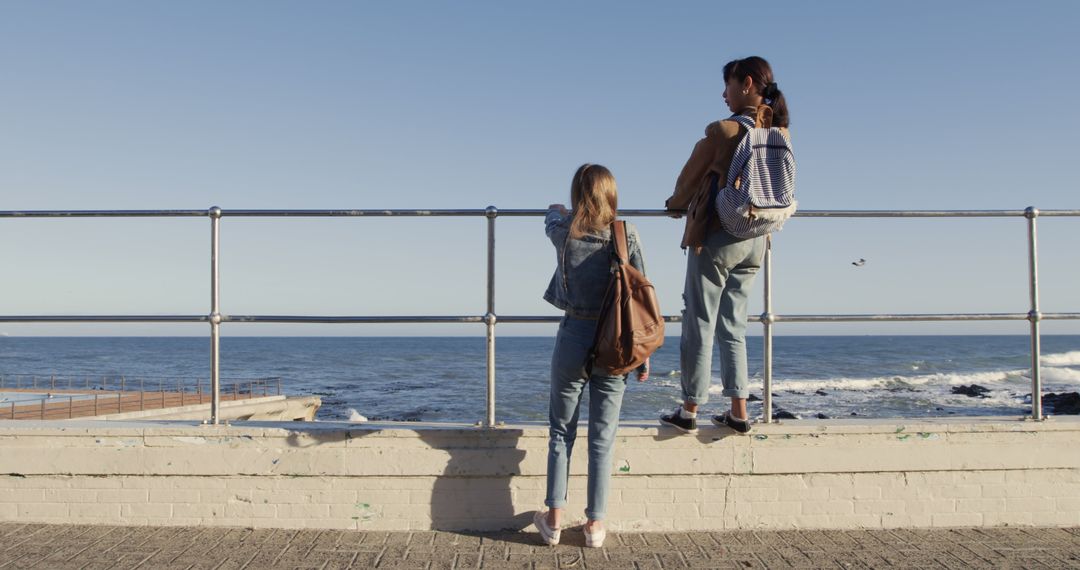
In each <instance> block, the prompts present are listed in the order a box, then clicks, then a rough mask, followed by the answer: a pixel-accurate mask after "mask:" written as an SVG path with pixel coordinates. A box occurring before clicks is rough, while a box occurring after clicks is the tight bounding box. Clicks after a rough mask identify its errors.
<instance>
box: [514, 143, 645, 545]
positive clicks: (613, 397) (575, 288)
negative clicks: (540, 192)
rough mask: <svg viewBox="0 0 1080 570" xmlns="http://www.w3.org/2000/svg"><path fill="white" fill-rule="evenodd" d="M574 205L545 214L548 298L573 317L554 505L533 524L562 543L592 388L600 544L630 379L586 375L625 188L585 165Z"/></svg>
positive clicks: (556, 432) (593, 526)
mask: <svg viewBox="0 0 1080 570" xmlns="http://www.w3.org/2000/svg"><path fill="white" fill-rule="evenodd" d="M570 203H571V207H572V208H573V213H572V214H571V213H570V212H568V211H567V210H566V207H565V206H563V205H562V204H552V205H551V206H550V207H549V209H548V213H547V216H546V217H545V218H544V225H545V232H546V233H547V236H548V238H550V239H551V243H552V244H553V245H554V246H555V253H556V258H557V267H556V269H555V274H554V275H553V276H552V278H551V283H550V284H549V285H548V288H547V292H546V293H545V294H544V300H546V301H547V302H549V303H551V304H552V305H555V306H556V307H558V308H559V309H562V310H563V311H564V312H565V314H564V316H563V318H562V321H561V322H560V323H559V332H558V334H557V335H556V337H555V351H554V353H553V354H552V355H551V400H550V407H549V410H548V419H549V422H550V428H549V434H550V440H549V444H548V469H547V496H546V499H545V501H544V504H545V505H547V506H548V508H549V510H548V511H546V512H544V511H538V512H537V513H536V515H535V516H534V517H533V523H534V524H535V525H536V527H537V529H539V530H540V535H541V537H542V538H543V540H544V542H545V543H547V544H549V545H555V544H558V543H559V538H560V534H561V529H560V525H561V524H562V515H563V511H564V510H565V508H566V500H567V480H568V479H569V470H570V455H571V453H572V452H573V449H574V441H575V439H576V437H577V424H578V412H579V406H580V403H581V396H582V393H583V392H584V391H585V389H586V387H588V389H589V441H588V445H589V482H588V507H587V508H586V509H585V516H586V517H588V521H587V522H586V523H585V527H584V533H585V545H586V546H590V547H600V546H602V545H603V543H604V538H605V536H606V534H607V533H606V531H605V529H604V526H603V523H602V521H603V520H604V511H605V510H606V507H607V498H608V488H609V485H610V480H611V465H612V450H613V448H614V447H615V432H616V429H617V428H618V426H619V409H620V408H621V406H622V397H623V391H624V390H625V389H626V377H627V375H620V376H612V375H609V374H607V372H606V371H605V370H603V369H601V368H599V367H598V368H597V369H594V370H593V372H592V374H591V375H590V376H586V375H585V370H584V368H585V362H586V358H587V356H588V353H589V350H590V348H591V347H592V343H593V335H594V333H595V331H596V325H597V322H598V321H597V317H598V316H599V314H600V305H601V304H602V302H603V300H604V293H605V292H606V290H607V285H608V280H609V277H610V275H611V262H612V255H613V244H612V241H611V240H612V239H614V236H612V232H611V224H612V223H613V222H615V219H616V216H617V214H618V193H617V189H616V187H615V177H614V176H612V174H611V171H609V170H608V169H607V168H604V167H603V166H600V165H599V164H583V165H581V167H580V168H578V169H577V172H575V173H574V178H573V180H572V181H571V184H570ZM626 241H627V252H628V254H629V258H630V259H629V261H630V264H631V265H633V266H634V268H636V269H637V270H638V271H641V272H642V273H645V264H644V261H643V260H642V254H641V240H640V239H639V238H638V233H637V230H636V229H635V228H634V226H632V225H630V224H627V229H626ZM646 366H647V365H646ZM646 378H648V368H647V367H646V368H644V369H642V371H641V372H640V373H639V376H638V380H639V381H644V380H645V379H646Z"/></svg>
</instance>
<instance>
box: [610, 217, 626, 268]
mask: <svg viewBox="0 0 1080 570" xmlns="http://www.w3.org/2000/svg"><path fill="white" fill-rule="evenodd" d="M611 240H612V241H613V242H615V259H616V261H617V262H618V264H619V265H624V264H626V263H629V262H630V253H629V252H628V250H629V249H630V248H629V246H628V245H627V242H626V222H624V221H616V222H612V223H611Z"/></svg>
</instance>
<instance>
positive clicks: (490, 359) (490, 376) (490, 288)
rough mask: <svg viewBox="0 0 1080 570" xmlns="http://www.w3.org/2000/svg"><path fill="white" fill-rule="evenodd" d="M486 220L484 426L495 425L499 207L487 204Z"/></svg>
mask: <svg viewBox="0 0 1080 570" xmlns="http://www.w3.org/2000/svg"><path fill="white" fill-rule="evenodd" d="M485 214H486V216H487V221H488V224H487V226H488V231H487V313H486V314H485V315H484V323H485V324H486V325H487V410H486V411H487V413H486V414H485V417H484V426H485V427H489V428H491V427H495V218H496V217H497V216H498V215H499V209H498V208H496V207H495V206H488V207H487V210H485Z"/></svg>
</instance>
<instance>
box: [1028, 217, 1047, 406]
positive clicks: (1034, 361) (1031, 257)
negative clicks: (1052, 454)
mask: <svg viewBox="0 0 1080 570" xmlns="http://www.w3.org/2000/svg"><path fill="white" fill-rule="evenodd" d="M1024 217H1025V218H1027V221H1028V292H1029V293H1030V296H1031V310H1030V311H1029V312H1028V321H1029V322H1030V323H1031V419H1033V420H1041V419H1043V411H1042V377H1041V374H1040V367H1041V362H1039V361H1040V360H1041V358H1042V354H1041V353H1042V347H1041V346H1040V344H1041V340H1040V337H1039V321H1041V320H1042V313H1040V312H1039V247H1038V234H1037V232H1036V227H1035V219H1036V218H1038V217H1039V210H1038V208H1035V207H1034V206H1029V207H1028V208H1026V209H1025V210H1024Z"/></svg>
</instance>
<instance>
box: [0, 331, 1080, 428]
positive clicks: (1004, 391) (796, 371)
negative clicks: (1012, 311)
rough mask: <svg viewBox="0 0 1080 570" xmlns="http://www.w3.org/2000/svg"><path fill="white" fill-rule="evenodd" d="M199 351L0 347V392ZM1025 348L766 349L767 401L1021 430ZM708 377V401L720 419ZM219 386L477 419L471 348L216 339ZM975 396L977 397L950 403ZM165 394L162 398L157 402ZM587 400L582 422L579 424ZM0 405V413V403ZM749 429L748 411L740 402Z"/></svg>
mask: <svg viewBox="0 0 1080 570" xmlns="http://www.w3.org/2000/svg"><path fill="white" fill-rule="evenodd" d="M553 346H554V337H501V338H498V339H497V342H496V348H497V351H496V390H495V400H496V409H495V413H496V420H497V421H503V422H507V423H512V422H519V421H545V420H546V418H547V408H548V386H549V369H550V362H551V352H552V348H553ZM209 348H210V347H209V340H208V339H207V338H206V337H138V338H136V337H0V381H2V382H3V383H4V384H5V385H6V386H7V387H11V385H12V383H13V381H15V380H19V381H27V380H26V379H28V378H31V377H34V378H38V379H39V380H40V381H41V382H43V383H44V382H45V380H44V379H45V378H49V379H51V381H52V382H56V383H57V384H58V385H59V386H64V385H65V383H67V384H74V385H75V386H80V385H82V384H83V383H84V382H85V384H86V385H87V386H98V385H102V386H104V387H106V388H109V389H113V388H114V387H115V385H116V382H117V381H118V380H119V379H120V378H123V379H124V382H125V385H126V386H127V388H128V389H131V388H132V387H134V386H136V385H140V384H141V385H143V386H144V387H146V389H148V390H149V389H157V388H156V387H160V386H167V387H171V386H176V385H186V386H189V387H190V389H194V388H195V385H196V384H198V385H200V386H202V388H203V389H204V390H205V387H206V386H207V385H208V382H209V380H208V378H209V370H208V366H209V361H210V355H209ZM1029 350H1030V344H1029V339H1028V337H1026V336H777V337H775V338H774V365H773V377H774V380H773V399H774V403H775V406H776V409H777V410H778V411H779V410H782V411H786V412H788V413H790V414H792V415H794V416H795V417H799V418H815V417H820V418H829V419H847V418H896V417H903V418H911V417H926V416H975V415H978V416H1022V415H1024V414H1027V413H1030V398H1031V394H1030V386H1031V381H1030V355H1029V354H1030V353H1029ZM747 351H748V355H749V370H750V377H751V379H750V388H751V393H752V394H753V396H752V399H753V398H759V397H761V377H762V339H761V338H760V337H749V338H747ZM1041 362H1042V378H1043V387H1044V389H1043V390H1044V393H1049V392H1056V393H1061V392H1075V391H1078V390H1080V336H1077V335H1068V336H1067V335H1060V336H1049V335H1048V336H1044V337H1043V338H1042V361H1041ZM717 370H718V367H717V366H716V365H714V374H713V376H714V378H713V385H712V389H711V390H710V392H711V393H712V394H713V399H712V400H711V401H710V403H709V404H707V405H706V406H705V410H706V411H709V410H717V411H718V410H720V409H722V408H723V406H724V405H725V403H726V399H725V398H722V397H721V396H720V390H721V385H720V379H719V376H718V372H717ZM221 375H222V378H223V380H222V382H223V384H224V389H225V390H231V385H232V384H234V383H240V384H243V383H245V382H249V381H250V380H252V379H256V378H272V379H273V380H271V382H270V386H271V388H272V389H273V390H276V386H277V384H276V383H277V379H280V381H281V386H282V389H283V391H284V392H285V393H286V394H290V395H317V396H320V397H321V398H322V407H321V408H320V409H319V412H318V415H317V416H316V419H317V420H320V421H365V420H370V421H375V420H396V421H437V422H464V423H475V422H478V421H480V420H481V419H482V418H483V417H484V414H485V401H486V396H485V394H486V392H485V389H486V388H485V387H486V357H485V339H484V338H482V337H289V338H285V337H223V338H222V339H221ZM680 382H681V372H680V370H679V339H678V337H670V338H668V339H667V340H666V342H665V344H664V346H663V347H662V348H661V349H660V350H659V351H658V352H657V353H656V354H655V355H654V356H653V359H652V375H651V377H650V378H649V379H648V380H647V381H646V382H638V381H637V380H636V379H635V378H633V377H631V378H630V379H629V381H628V385H627V391H626V394H625V397H624V401H623V408H622V419H624V420H653V419H655V418H656V417H657V416H658V415H659V414H660V413H662V412H665V411H668V410H670V409H672V408H673V407H674V406H675V405H677V403H678V402H679V401H680V400H681V391H680ZM973 384H974V385H977V386H979V387H982V388H985V389H986V391H985V392H982V391H978V390H976V392H979V393H978V394H977V395H966V394H963V393H955V391H956V390H957V389H959V388H961V387H970V386H971V385H973ZM166 389H169V388H166ZM587 401H588V400H587V397H586V398H585V400H584V403H585V405H583V406H582V417H587V415H588V413H587V410H588V407H587ZM0 405H3V403H2V402H0ZM749 405H750V413H751V415H753V416H755V417H760V415H761V413H762V408H761V402H760V401H751V402H750V404H749Z"/></svg>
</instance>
